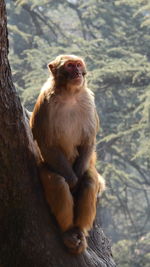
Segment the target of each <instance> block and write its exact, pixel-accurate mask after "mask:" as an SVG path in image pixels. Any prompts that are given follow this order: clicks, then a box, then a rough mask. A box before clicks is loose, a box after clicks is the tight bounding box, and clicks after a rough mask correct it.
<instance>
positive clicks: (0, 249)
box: [0, 0, 115, 267]
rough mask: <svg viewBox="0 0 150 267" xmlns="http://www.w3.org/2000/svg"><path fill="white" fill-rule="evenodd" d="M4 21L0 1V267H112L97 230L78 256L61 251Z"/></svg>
mask: <svg viewBox="0 0 150 267" xmlns="http://www.w3.org/2000/svg"><path fill="white" fill-rule="evenodd" d="M7 56H8V39H7V21H6V11H5V3H4V0H1V1H0V267H34V266H35V267H50V266H51V267H52V266H55V267H56V266H59V267H61V266H65V267H67V266H72V267H74V266H79V267H80V266H82V267H84V266H100V267H114V266H115V263H114V261H113V259H112V257H111V251H110V247H109V242H108V240H107V239H106V238H105V236H104V234H103V232H102V231H101V230H100V228H99V227H98V226H95V227H94V229H93V230H92V232H91V235H90V237H89V248H88V249H87V251H85V253H83V254H82V255H78V256H74V255H71V254H69V253H68V252H67V251H66V250H65V248H64V247H63V244H62V241H61V238H60V233H59V230H58V227H57V225H56V222H55V220H54V218H53V217H52V215H51V214H50V211H49V208H48V206H47V204H46V202H45V200H44V197H43V191H42V186H41V184H40V181H39V179H38V173H37V168H36V161H35V156H36V150H35V148H34V143H33V140H32V134H31V131H30V129H29V125H28V122H27V119H26V117H25V113H24V110H23V108H22V106H21V103H20V100H19V98H18V96H17V94H16V91H15V88H14V86H13V83H12V77H11V70H10V66H9V62H8V57H7Z"/></svg>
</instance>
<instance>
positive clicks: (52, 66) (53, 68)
mask: <svg viewBox="0 0 150 267" xmlns="http://www.w3.org/2000/svg"><path fill="white" fill-rule="evenodd" d="M47 67H48V69H49V71H50V72H52V74H55V72H56V62H55V61H52V62H50V63H48V65H47Z"/></svg>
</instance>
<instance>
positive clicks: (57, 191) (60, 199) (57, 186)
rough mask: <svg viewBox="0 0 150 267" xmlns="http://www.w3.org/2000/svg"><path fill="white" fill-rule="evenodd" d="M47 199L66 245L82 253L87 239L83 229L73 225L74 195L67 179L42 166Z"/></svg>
mask: <svg viewBox="0 0 150 267" xmlns="http://www.w3.org/2000/svg"><path fill="white" fill-rule="evenodd" d="M40 172H41V181H42V183H43V187H44V191H45V196H46V200H47V202H48V204H49V206H50V208H51V211H52V213H53V214H54V215H55V217H56V220H57V222H58V224H59V226H60V228H61V231H62V238H63V242H64V245H65V246H66V247H67V248H68V250H69V251H70V252H71V253H75V254H78V253H81V252H82V251H83V250H84V249H85V247H86V239H85V236H84V234H83V233H82V231H80V229H78V228H77V227H74V226H73V205H74V204H73V197H72V194H71V193H70V190H69V186H68V184H67V183H66V181H65V179H64V178H63V177H62V176H60V175H57V174H55V173H52V172H49V170H48V169H47V168H46V167H45V166H44V165H43V166H42V167H41V170H40Z"/></svg>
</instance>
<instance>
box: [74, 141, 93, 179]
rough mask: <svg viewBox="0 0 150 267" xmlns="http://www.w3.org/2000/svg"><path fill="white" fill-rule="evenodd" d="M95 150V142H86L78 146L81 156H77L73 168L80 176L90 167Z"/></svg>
mask: <svg viewBox="0 0 150 267" xmlns="http://www.w3.org/2000/svg"><path fill="white" fill-rule="evenodd" d="M93 151H94V144H91V145H87V144H85V145H82V146H80V147H78V152H79V156H78V157H77V159H76V161H75V163H74V168H73V169H74V171H75V173H76V175H77V177H78V178H81V177H82V175H83V174H84V172H85V171H86V170H87V169H88V167H89V162H90V158H91V156H92V153H93Z"/></svg>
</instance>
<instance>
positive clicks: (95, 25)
mask: <svg viewBox="0 0 150 267" xmlns="http://www.w3.org/2000/svg"><path fill="white" fill-rule="evenodd" d="M7 10H8V23H9V39H10V62H11V67H12V72H13V79H14V83H15V86H16V88H17V90H18V92H19V94H20V97H21V99H22V102H23V104H24V105H25V106H26V107H28V108H29V109H30V110H32V109H33V105H34V103H35V101H36V98H37V96H38V94H39V91H40V88H41V86H42V84H43V83H44V82H45V80H46V79H47V77H48V75H49V73H48V70H47V66H46V65H47V63H48V62H50V61H51V60H53V59H54V58H55V57H56V56H57V55H58V54H63V53H67V54H68V53H70V54H77V55H80V56H83V57H84V58H85V60H86V62H87V66H88V70H89V74H88V82H89V87H91V88H92V89H93V90H94V92H95V96H96V97H95V98H96V104H97V109H98V113H99V115H100V118H101V131H100V133H99V136H98V140H97V150H98V159H99V161H98V164H97V167H98V169H99V171H100V172H101V173H102V174H103V175H104V177H105V178H106V182H107V191H106V193H105V196H104V199H103V207H104V211H105V212H104V214H103V216H102V217H103V218H102V220H103V228H104V230H105V231H106V232H107V234H108V235H109V236H110V237H111V238H112V241H113V244H114V245H113V251H114V255H115V257H116V259H117V261H118V262H119V265H120V266H122V267H125V266H126V267H129V266H130V267H131V266H133V267H134V266H136V267H138V266H140V267H142V266H146V267H148V261H149V257H150V252H149V251H146V250H144V251H146V252H144V253H142V251H143V250H142V246H143V248H145V247H146V246H145V245H144V244H145V243H144V242H148V241H147V237H148V232H149V229H150V212H149V210H150V209H149V207H150V196H149V190H150V182H149V177H150V152H149V151H150V86H149V84H150V63H149V62H150V55H149V51H150V36H149V14H150V12H149V1H148V0H132V1H125V0H112V1H104V0H87V1H84V0H74V1H73V0H72V1H71V0H65V1H62V0H58V1H55V0H51V1H49V0H38V1H37V0H30V1H27V0H17V1H11V0H7ZM148 245H149V243H148ZM138 260H139V262H138ZM142 264H143V265H142Z"/></svg>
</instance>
